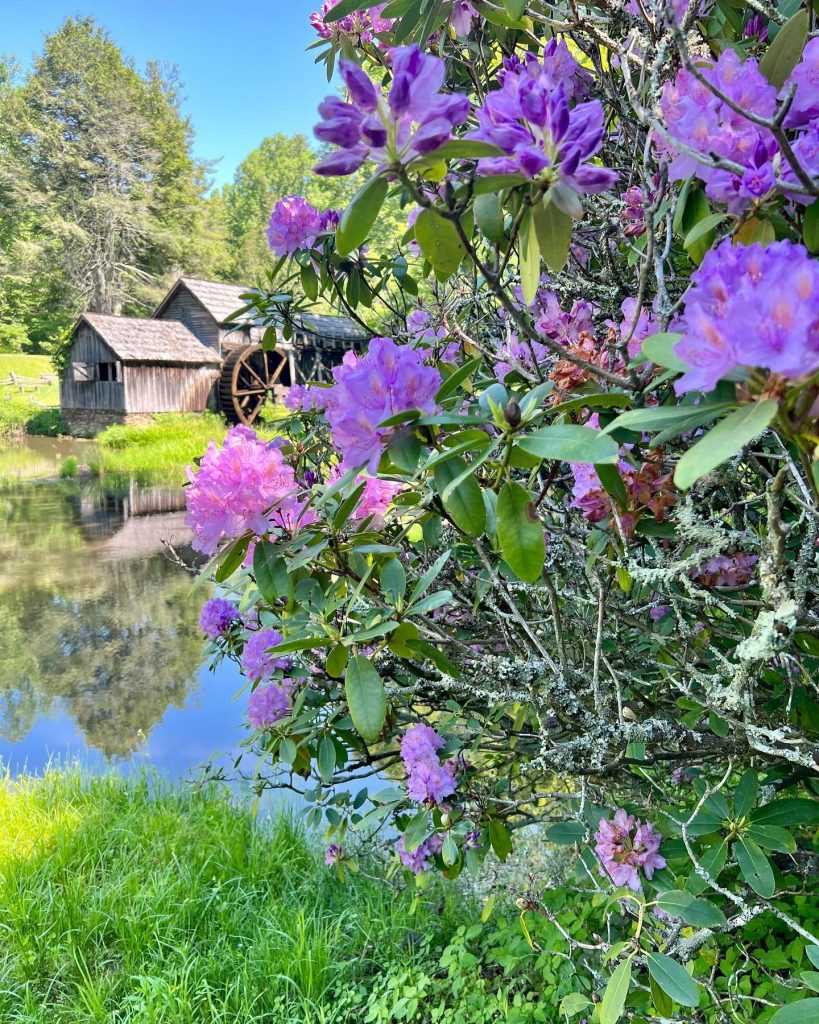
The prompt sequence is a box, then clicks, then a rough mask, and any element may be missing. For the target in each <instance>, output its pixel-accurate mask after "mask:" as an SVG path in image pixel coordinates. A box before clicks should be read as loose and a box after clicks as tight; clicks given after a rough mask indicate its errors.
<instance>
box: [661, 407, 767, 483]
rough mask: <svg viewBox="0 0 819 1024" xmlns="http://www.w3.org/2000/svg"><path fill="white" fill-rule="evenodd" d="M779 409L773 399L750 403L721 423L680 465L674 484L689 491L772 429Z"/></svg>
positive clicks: (675, 473) (678, 464)
mask: <svg viewBox="0 0 819 1024" xmlns="http://www.w3.org/2000/svg"><path fill="white" fill-rule="evenodd" d="M778 408H779V406H778V405H777V403H776V400H775V399H773V398H766V399H764V401H762V402H749V403H748V404H747V405H742V406H740V407H739V409H735V410H734V411H733V412H732V413H730V415H728V416H726V417H725V419H724V420H721V421H720V422H719V423H718V424H717V425H716V426H715V427H714V428H713V429H712V430H709V431H708V433H707V434H706V435H705V437H703V438H701V439H700V440H699V441H698V442H697V443H696V444H695V445H694V447H693V448H689V449H688V451H687V452H686V453H685V454H684V455H683V457H682V458H681V459H680V461H679V462H678V463H677V468H676V470H675V471H674V483H675V484H676V485H677V487H679V488H680V490H682V491H685V490H688V488H689V487H690V486H691V485H692V484H693V483H696V481H697V480H699V479H700V477H703V476H705V475H706V474H707V473H710V472H711V470H712V469H716V467H717V466H719V465H721V464H722V463H723V462H725V461H726V460H727V459H730V458H731V457H732V456H733V455H736V454H737V452H739V451H741V450H742V448H744V447H745V445H746V444H750V443H751V441H753V440H754V439H755V438H757V437H759V435H760V434H761V433H762V432H763V431H764V430H765V429H766V428H767V427H768V426H769V425H770V423H771V422H772V421H773V419H774V417H775V416H776V413H777V410H778Z"/></svg>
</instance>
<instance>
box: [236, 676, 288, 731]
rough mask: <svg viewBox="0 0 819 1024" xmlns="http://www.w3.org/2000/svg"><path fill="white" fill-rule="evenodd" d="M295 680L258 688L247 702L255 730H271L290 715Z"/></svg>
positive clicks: (249, 718) (250, 720) (248, 713)
mask: <svg viewBox="0 0 819 1024" xmlns="http://www.w3.org/2000/svg"><path fill="white" fill-rule="evenodd" d="M292 691H293V680H292V679H282V680H281V681H280V683H279V684H278V685H271V686H257V687H256V689H255V690H254V691H253V693H251V695H250V698H249V700H248V702H247V718H248V721H249V722H250V724H251V725H252V726H253V728H254V729H269V728H270V727H271V726H272V725H275V723H276V722H278V721H280V720H281V719H282V718H286V717H287V715H289V714H290V709H291V708H292V706H293V698H292Z"/></svg>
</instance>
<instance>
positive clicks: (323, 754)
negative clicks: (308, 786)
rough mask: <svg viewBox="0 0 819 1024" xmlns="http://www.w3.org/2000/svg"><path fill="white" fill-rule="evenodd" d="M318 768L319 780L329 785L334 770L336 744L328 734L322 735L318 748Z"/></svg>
mask: <svg viewBox="0 0 819 1024" xmlns="http://www.w3.org/2000/svg"><path fill="white" fill-rule="evenodd" d="M318 770H319V775H320V776H321V781H322V782H323V783H324V784H325V786H329V784H330V783H331V782H332V779H333V772H334V771H335V770H336V745H335V743H333V741H332V739H330V737H329V736H323V737H322V740H321V743H319V748H318Z"/></svg>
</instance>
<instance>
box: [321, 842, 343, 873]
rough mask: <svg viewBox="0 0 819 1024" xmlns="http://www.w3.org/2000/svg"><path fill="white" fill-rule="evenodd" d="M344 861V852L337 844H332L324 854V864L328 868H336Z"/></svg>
mask: <svg viewBox="0 0 819 1024" xmlns="http://www.w3.org/2000/svg"><path fill="white" fill-rule="evenodd" d="M343 859H344V850H342V848H341V847H340V846H338V845H336V843H330V845H329V846H328V847H327V850H326V851H325V853H324V863H325V864H326V865H327V867H328V868H332V867H334V866H335V865H336V864H338V863H339V861H342V860H343Z"/></svg>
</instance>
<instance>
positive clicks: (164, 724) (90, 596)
mask: <svg viewBox="0 0 819 1024" xmlns="http://www.w3.org/2000/svg"><path fill="white" fill-rule="evenodd" d="M182 505H183V496H182V492H180V491H178V490H175V489H174V490H171V489H161V488H159V489H158V488H151V489H147V490H145V489H139V488H137V487H135V486H134V485H132V486H131V487H130V488H128V489H127V490H124V491H118V492H111V491H108V490H105V489H104V488H103V487H101V486H100V485H99V484H98V483H97V484H89V485H86V484H82V485H80V484H27V485H20V486H17V487H14V488H12V489H6V490H2V491H0V520H2V521H3V522H4V525H5V529H3V530H2V531H0V615H2V629H1V630H0V740H2V741H5V742H0V754H1V755H2V756H3V758H4V760H6V761H9V760H16V761H20V760H21V759H23V758H25V759H26V761H27V764H28V767H29V768H31V769H32V770H34V769H36V768H37V767H39V765H40V764H42V763H44V762H45V761H46V760H47V758H48V755H49V753H51V752H58V753H59V752H62V753H65V752H66V749H65V747H66V746H67V747H69V748H70V749H71V750H72V752H73V751H76V749H77V747H78V746H79V747H80V749H85V750H86V751H89V750H90V751H97V752H99V753H101V754H103V755H104V756H105V757H107V758H115V759H125V760H126V761H127V760H128V759H131V758H133V756H134V755H135V754H136V753H139V754H140V755H141V756H143V757H145V756H147V757H149V758H150V759H151V760H152V762H153V763H157V764H159V766H160V767H166V768H170V770H171V771H173V772H174V773H175V774H184V773H185V772H186V771H187V770H188V769H191V768H194V767H195V766H196V764H197V763H198V762H200V761H202V760H203V759H205V758H207V757H208V756H209V755H210V754H211V753H212V752H213V751H214V750H215V749H216V748H222V749H224V748H226V747H232V746H234V745H235V743H236V741H237V740H238V738H239V736H240V733H239V732H238V728H237V727H238V725H239V723H240V722H241V717H242V716H241V706H240V704H238V703H231V696H232V694H233V693H234V692H235V691H236V689H237V688H238V678H237V676H236V674H235V672H234V671H233V669H232V666H230V665H225V666H222V667H221V669H220V672H219V674H218V676H215V675H212V674H211V673H209V672H207V670H202V666H203V664H204V661H205V658H204V648H203V642H202V637H201V634H200V632H199V627H198V613H199V607H200V605H201V603H202V601H203V599H204V597H203V595H202V593H201V592H200V593H197V594H194V595H191V594H190V586H191V576H190V575H189V574H188V573H187V572H185V571H184V568H180V566H179V565H178V564H175V563H174V561H173V560H172V559H170V558H169V557H168V555H167V552H166V551H165V549H164V547H163V543H162V541H163V539H164V540H168V541H169V542H170V543H172V544H173V545H174V547H175V548H176V550H177V552H178V553H179V555H180V557H181V558H182V559H183V560H186V561H190V560H191V559H192V553H191V551H190V549H189V548H187V547H184V546H182V545H185V544H186V543H187V541H188V540H189V538H190V534H189V532H188V531H187V529H186V528H185V526H184V523H183V521H182V520H183V512H182V511H181V507H182ZM60 746H61V747H62V750H59V749H57V748H58V747H60ZM47 747H50V749H46V748H47Z"/></svg>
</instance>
